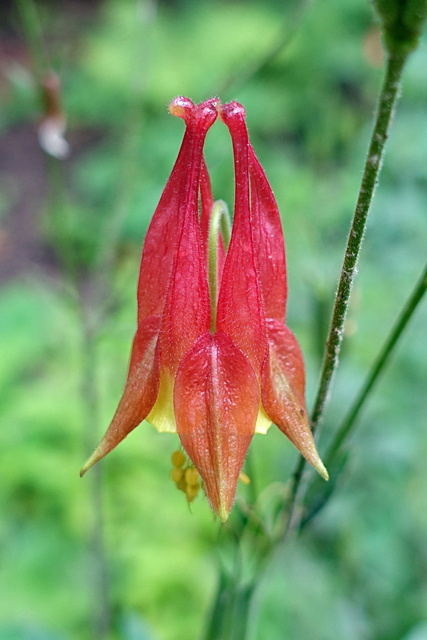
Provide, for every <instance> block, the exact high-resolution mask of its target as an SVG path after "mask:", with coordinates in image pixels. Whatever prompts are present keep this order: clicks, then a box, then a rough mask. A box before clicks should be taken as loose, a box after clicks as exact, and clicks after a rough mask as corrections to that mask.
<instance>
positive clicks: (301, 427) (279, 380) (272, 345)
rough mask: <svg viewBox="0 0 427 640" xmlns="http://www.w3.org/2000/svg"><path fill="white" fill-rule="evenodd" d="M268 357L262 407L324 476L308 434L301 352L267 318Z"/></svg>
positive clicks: (280, 327) (292, 338) (286, 333)
mask: <svg viewBox="0 0 427 640" xmlns="http://www.w3.org/2000/svg"><path fill="white" fill-rule="evenodd" d="M267 340H268V345H269V352H268V356H267V358H266V360H265V363H264V366H263V370H262V378H261V395H262V404H263V407H264V410H265V412H266V414H267V415H268V417H269V418H270V420H271V421H272V422H274V424H276V425H277V426H278V427H279V429H280V430H281V431H283V433H284V434H285V435H286V436H287V437H288V438H289V440H290V441H291V442H292V443H293V444H294V445H295V446H296V447H297V449H298V450H299V451H300V453H301V454H302V455H303V456H304V457H305V458H306V460H308V462H310V464H312V465H313V466H314V467H315V469H317V471H318V472H319V473H320V474H321V475H322V476H323V477H324V478H326V479H327V478H328V473H327V471H326V469H325V467H324V466H323V463H322V461H321V460H320V457H319V454H318V453H317V449H316V445H315V443H314V439H313V435H312V433H311V429H310V425H309V422H308V417H307V409H306V406H305V400H304V386H305V373H304V362H303V358H302V353H301V350H300V347H299V345H298V342H297V340H296V338H295V336H294V334H293V333H292V332H291V331H290V330H289V329H288V328H287V327H285V326H284V325H283V324H282V323H281V322H278V321H277V320H271V319H269V320H267Z"/></svg>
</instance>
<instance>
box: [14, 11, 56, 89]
mask: <svg viewBox="0 0 427 640" xmlns="http://www.w3.org/2000/svg"><path fill="white" fill-rule="evenodd" d="M15 4H16V7H17V9H18V13H19V18H20V23H21V29H22V32H23V36H24V40H25V43H26V45H27V47H28V50H29V52H30V59H31V62H32V65H33V73H34V75H35V77H36V78H37V80H38V81H39V82H40V80H41V78H42V77H43V76H44V75H45V74H46V73H47V71H49V69H50V63H49V57H48V55H47V53H46V50H45V47H44V42H43V36H42V29H41V25H40V20H39V14H38V10H37V6H36V4H35V2H33V0H15Z"/></svg>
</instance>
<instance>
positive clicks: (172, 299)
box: [160, 101, 217, 374]
mask: <svg viewBox="0 0 427 640" xmlns="http://www.w3.org/2000/svg"><path fill="white" fill-rule="evenodd" d="M216 116H217V112H216V109H215V108H214V106H213V105H212V104H211V101H208V102H207V103H203V104H201V105H198V106H197V107H195V109H194V111H193V117H192V120H191V123H190V124H191V129H192V130H193V131H194V140H193V146H192V149H191V153H190V154H189V156H188V158H187V180H186V183H185V190H184V191H183V193H182V194H181V198H182V202H181V206H180V210H179V216H180V219H181V221H182V222H181V229H180V233H179V238H178V243H177V248H176V253H175V260H174V265H173V268H172V275H171V278H170V285H169V288H168V292H167V296H166V303H165V308H164V313H163V320H162V328H161V331H160V348H161V360H162V367H163V366H165V367H166V368H167V369H169V371H170V372H171V373H172V374H173V373H175V371H176V369H177V368H178V365H179V362H180V361H181V358H182V356H183V355H184V353H185V352H186V351H188V349H189V348H190V347H192V345H193V344H194V343H195V341H196V340H197V338H198V337H199V336H200V334H201V333H203V332H204V331H206V329H207V328H208V327H209V325H210V300H209V286H208V279H207V269H206V257H205V256H204V255H203V247H202V236H201V231H200V225H199V219H198V206H197V205H198V193H199V181H200V171H201V164H202V150H203V144H204V140H205V136H206V133H207V131H208V129H209V127H210V126H211V125H212V124H213V122H214V121H215V119H216ZM188 126H189V128H190V125H188Z"/></svg>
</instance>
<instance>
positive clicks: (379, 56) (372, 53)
mask: <svg viewBox="0 0 427 640" xmlns="http://www.w3.org/2000/svg"><path fill="white" fill-rule="evenodd" d="M363 54H364V56H365V59H366V60H367V62H368V63H369V64H370V65H371V67H375V68H376V69H378V68H380V67H382V66H383V64H384V49H383V45H382V41H381V29H380V28H379V27H372V28H371V29H369V31H368V32H367V33H366V35H365V38H364V40H363Z"/></svg>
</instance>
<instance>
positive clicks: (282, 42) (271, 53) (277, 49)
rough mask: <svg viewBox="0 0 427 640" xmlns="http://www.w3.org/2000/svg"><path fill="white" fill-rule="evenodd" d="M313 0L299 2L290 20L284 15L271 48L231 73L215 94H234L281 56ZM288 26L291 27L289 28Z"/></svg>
mask: <svg viewBox="0 0 427 640" xmlns="http://www.w3.org/2000/svg"><path fill="white" fill-rule="evenodd" d="M312 2H313V0H301V2H299V4H298V6H297V8H296V9H295V11H294V12H293V16H291V17H290V18H289V17H288V15H285V19H284V21H283V23H282V25H281V27H280V33H279V34H278V36H277V37H276V38H275V40H274V41H273V42H272V44H271V46H270V48H269V49H267V51H265V52H264V54H263V55H261V56H260V58H258V59H257V60H254V61H251V62H249V63H248V64H247V65H246V67H245V68H244V69H243V70H239V71H237V72H233V73H232V74H231V75H230V76H229V77H228V78H226V80H225V81H224V82H223V83H222V85H221V86H220V87H219V89H218V91H217V92H216V93H217V94H218V95H219V96H224V95H225V94H227V93H230V92H231V91H232V92H233V94H235V93H236V92H237V91H240V90H241V89H242V88H243V87H244V86H245V85H247V84H248V83H249V82H250V81H251V80H252V78H253V77H254V76H255V75H257V74H259V73H260V72H261V71H263V70H264V69H265V68H266V67H267V66H268V65H269V64H270V63H271V62H273V61H274V60H275V59H276V58H277V56H279V55H280V54H282V53H283V52H284V51H285V50H286V49H287V48H288V47H289V45H290V44H291V43H292V41H293V39H294V37H295V35H296V34H297V33H298V29H299V28H300V26H301V25H302V24H303V22H304V19H305V16H306V13H307V11H308V9H309V7H310V5H311V4H312ZM289 24H290V25H291V27H289Z"/></svg>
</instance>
